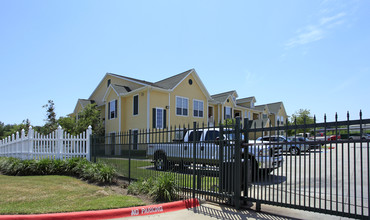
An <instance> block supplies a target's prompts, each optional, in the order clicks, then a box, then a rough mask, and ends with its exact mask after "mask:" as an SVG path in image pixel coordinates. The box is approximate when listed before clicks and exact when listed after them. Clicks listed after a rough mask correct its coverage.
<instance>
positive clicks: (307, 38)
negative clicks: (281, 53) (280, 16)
mask: <svg viewBox="0 0 370 220" xmlns="http://www.w3.org/2000/svg"><path fill="white" fill-rule="evenodd" d="M323 37H324V30H323V29H321V28H320V27H316V26H308V27H306V28H304V30H303V31H299V33H298V35H297V36H295V37H294V38H292V39H290V40H289V41H288V42H287V43H286V44H285V46H286V47H288V48H291V47H295V46H298V45H304V44H308V43H311V42H314V41H318V40H320V39H322V38H323Z"/></svg>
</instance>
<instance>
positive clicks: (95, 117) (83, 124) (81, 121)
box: [76, 104, 104, 135]
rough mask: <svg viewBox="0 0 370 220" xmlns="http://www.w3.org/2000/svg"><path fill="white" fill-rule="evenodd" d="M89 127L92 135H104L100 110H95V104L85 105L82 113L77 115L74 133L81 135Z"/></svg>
mask: <svg viewBox="0 0 370 220" xmlns="http://www.w3.org/2000/svg"><path fill="white" fill-rule="evenodd" d="M89 125H91V126H92V129H93V134H98V135H103V134H104V126H103V121H102V120H101V118H100V110H99V109H98V108H97V106H96V104H89V105H87V106H86V107H85V108H84V109H83V110H82V112H80V113H79V114H78V120H77V124H76V132H77V133H81V132H83V131H85V130H86V129H87V128H88V126H89Z"/></svg>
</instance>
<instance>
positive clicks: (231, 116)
mask: <svg viewBox="0 0 370 220" xmlns="http://www.w3.org/2000/svg"><path fill="white" fill-rule="evenodd" d="M227 109H230V118H227V111H226V110H227ZM225 111H226V112H225V120H227V119H232V118H233V113H232V109H231V107H229V106H225Z"/></svg>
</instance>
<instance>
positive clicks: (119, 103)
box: [118, 95, 122, 134]
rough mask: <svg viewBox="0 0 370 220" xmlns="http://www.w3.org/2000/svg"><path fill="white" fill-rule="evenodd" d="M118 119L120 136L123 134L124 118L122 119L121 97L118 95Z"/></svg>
mask: <svg viewBox="0 0 370 220" xmlns="http://www.w3.org/2000/svg"><path fill="white" fill-rule="evenodd" d="M118 109H119V110H118V118H119V120H118V134H120V133H121V120H122V118H121V115H122V114H121V110H122V108H121V96H120V95H118Z"/></svg>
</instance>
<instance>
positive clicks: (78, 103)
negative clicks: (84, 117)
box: [74, 101, 83, 116]
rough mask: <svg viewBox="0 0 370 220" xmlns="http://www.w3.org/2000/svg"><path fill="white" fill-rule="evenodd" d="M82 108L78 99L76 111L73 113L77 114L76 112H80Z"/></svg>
mask: <svg viewBox="0 0 370 220" xmlns="http://www.w3.org/2000/svg"><path fill="white" fill-rule="evenodd" d="M82 110H83V108H82V105H81V103H80V102H79V101H78V102H77V106H76V112H74V113H75V116H76V115H78V113H80V112H82Z"/></svg>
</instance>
